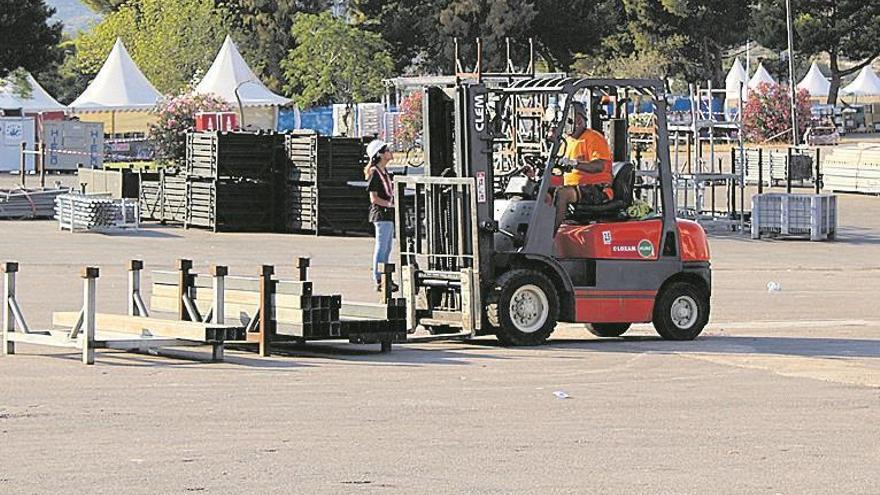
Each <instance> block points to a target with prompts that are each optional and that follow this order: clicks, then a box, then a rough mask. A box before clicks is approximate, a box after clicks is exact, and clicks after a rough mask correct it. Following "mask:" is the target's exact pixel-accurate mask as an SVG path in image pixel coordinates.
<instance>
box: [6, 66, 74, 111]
mask: <svg viewBox="0 0 880 495" xmlns="http://www.w3.org/2000/svg"><path fill="white" fill-rule="evenodd" d="M26 80H27V84H28V86H30V96H29V97H27V98H22V97H20V96H18V95H16V94H15V88H14V87H13V82H12V80H11V78H7V79H6V82H5V83H4V84H3V85H2V86H0V108H20V109H21V110H22V112H24V113H39V112H63V111H64V110H66V109H67V107H65V106H64V105H62V104H61V103H58V100H56V99H55V98H52V96H51V95H50V94H49V93H48V92H46V90H45V89H43V87H42V86H40V83H38V82H37V80H36V79H34V76H32V75H31V74H30V73H28V74H27V79H26Z"/></svg>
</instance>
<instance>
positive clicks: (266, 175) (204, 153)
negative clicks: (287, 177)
mask: <svg viewBox="0 0 880 495" xmlns="http://www.w3.org/2000/svg"><path fill="white" fill-rule="evenodd" d="M278 158H279V146H278V136H277V135H276V134H251V133H237V132H216V131H215V132H195V133H190V134H188V135H187V146H186V186H187V188H186V222H185V226H187V227H202V228H208V229H211V230H213V231H214V232H221V231H226V232H243V231H252V232H273V231H275V230H276V218H275V210H276V194H277V192H276V188H275V185H276V183H277V182H278V171H279V167H278V162H279V160H278Z"/></svg>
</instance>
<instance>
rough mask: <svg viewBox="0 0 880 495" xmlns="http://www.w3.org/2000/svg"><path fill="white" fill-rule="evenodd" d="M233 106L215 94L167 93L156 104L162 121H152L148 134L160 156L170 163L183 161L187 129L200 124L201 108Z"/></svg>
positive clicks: (208, 110) (157, 112)
mask: <svg viewBox="0 0 880 495" xmlns="http://www.w3.org/2000/svg"><path fill="white" fill-rule="evenodd" d="M230 110H231V107H230V106H229V104H228V103H226V102H225V101H223V100H221V99H220V98H218V97H217V96H215V95H200V94H194V93H186V94H181V95H178V96H169V97H166V98H165V99H164V100H162V102H161V103H160V104H159V106H158V107H157V108H156V112H155V113H156V115H157V116H158V121H157V122H156V123H155V124H152V125H150V130H149V135H148V138H149V140H150V142H151V143H152V144H153V146H154V148H155V149H156V159H157V160H158V161H160V162H162V163H164V164H166V165H180V164H181V163H182V162H183V160H184V158H185V157H186V133H187V132H189V131H192V130H193V129H194V128H195V125H196V118H195V116H196V113H198V112H227V111H230Z"/></svg>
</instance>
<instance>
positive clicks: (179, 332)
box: [52, 312, 244, 342]
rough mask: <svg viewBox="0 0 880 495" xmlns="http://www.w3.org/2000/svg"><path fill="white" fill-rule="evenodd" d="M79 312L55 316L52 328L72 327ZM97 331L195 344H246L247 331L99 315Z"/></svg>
mask: <svg viewBox="0 0 880 495" xmlns="http://www.w3.org/2000/svg"><path fill="white" fill-rule="evenodd" d="M78 317H79V313H78V312H63V313H53V314H52V324H53V325H55V326H59V327H69V326H72V325H73V324H74V323H76V320H77V318H78ZM95 326H96V327H97V329H100V330H102V331H107V332H114V333H127V334H135V335H147V336H153V337H161V338H170V339H181V340H192V341H196V342H218V341H224V340H243V339H244V327H241V326H237V325H214V324H211V323H200V322H194V321H177V320H161V319H158V318H145V317H143V316H127V315H114V314H107V313H97V314H96V315H95Z"/></svg>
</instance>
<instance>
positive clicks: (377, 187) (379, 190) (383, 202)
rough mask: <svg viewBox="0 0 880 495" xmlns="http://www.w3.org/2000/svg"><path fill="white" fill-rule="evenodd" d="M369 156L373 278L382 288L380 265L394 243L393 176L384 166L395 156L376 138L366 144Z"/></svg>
mask: <svg viewBox="0 0 880 495" xmlns="http://www.w3.org/2000/svg"><path fill="white" fill-rule="evenodd" d="M367 158H368V159H369V163H367V166H366V167H364V177H365V178H366V179H367V191H368V192H369V193H370V212H369V219H370V222H372V223H373V226H374V227H375V230H376V248H375V250H374V251H373V281H374V282H376V290H377V291H381V290H382V286H381V282H382V279H381V272H380V270H379V264H380V263H387V262H388V257H389V256H390V255H391V242H392V240H393V239H394V189H393V183H394V182H393V181H394V178H393V176H392V174H391V173H390V172H388V170H387V169H386V168H385V167H386V165H388V162H390V161H391V159H392V158H394V155H393V154H392V153H391V150H390V149H388V144H386V143H385V141H382V140H381V139H375V140H373V141H372V142H370V144H368V145H367ZM389 282H390V281H389ZM390 283H391V290H392V291H395V290H397V285H396V284H394V282H390Z"/></svg>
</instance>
